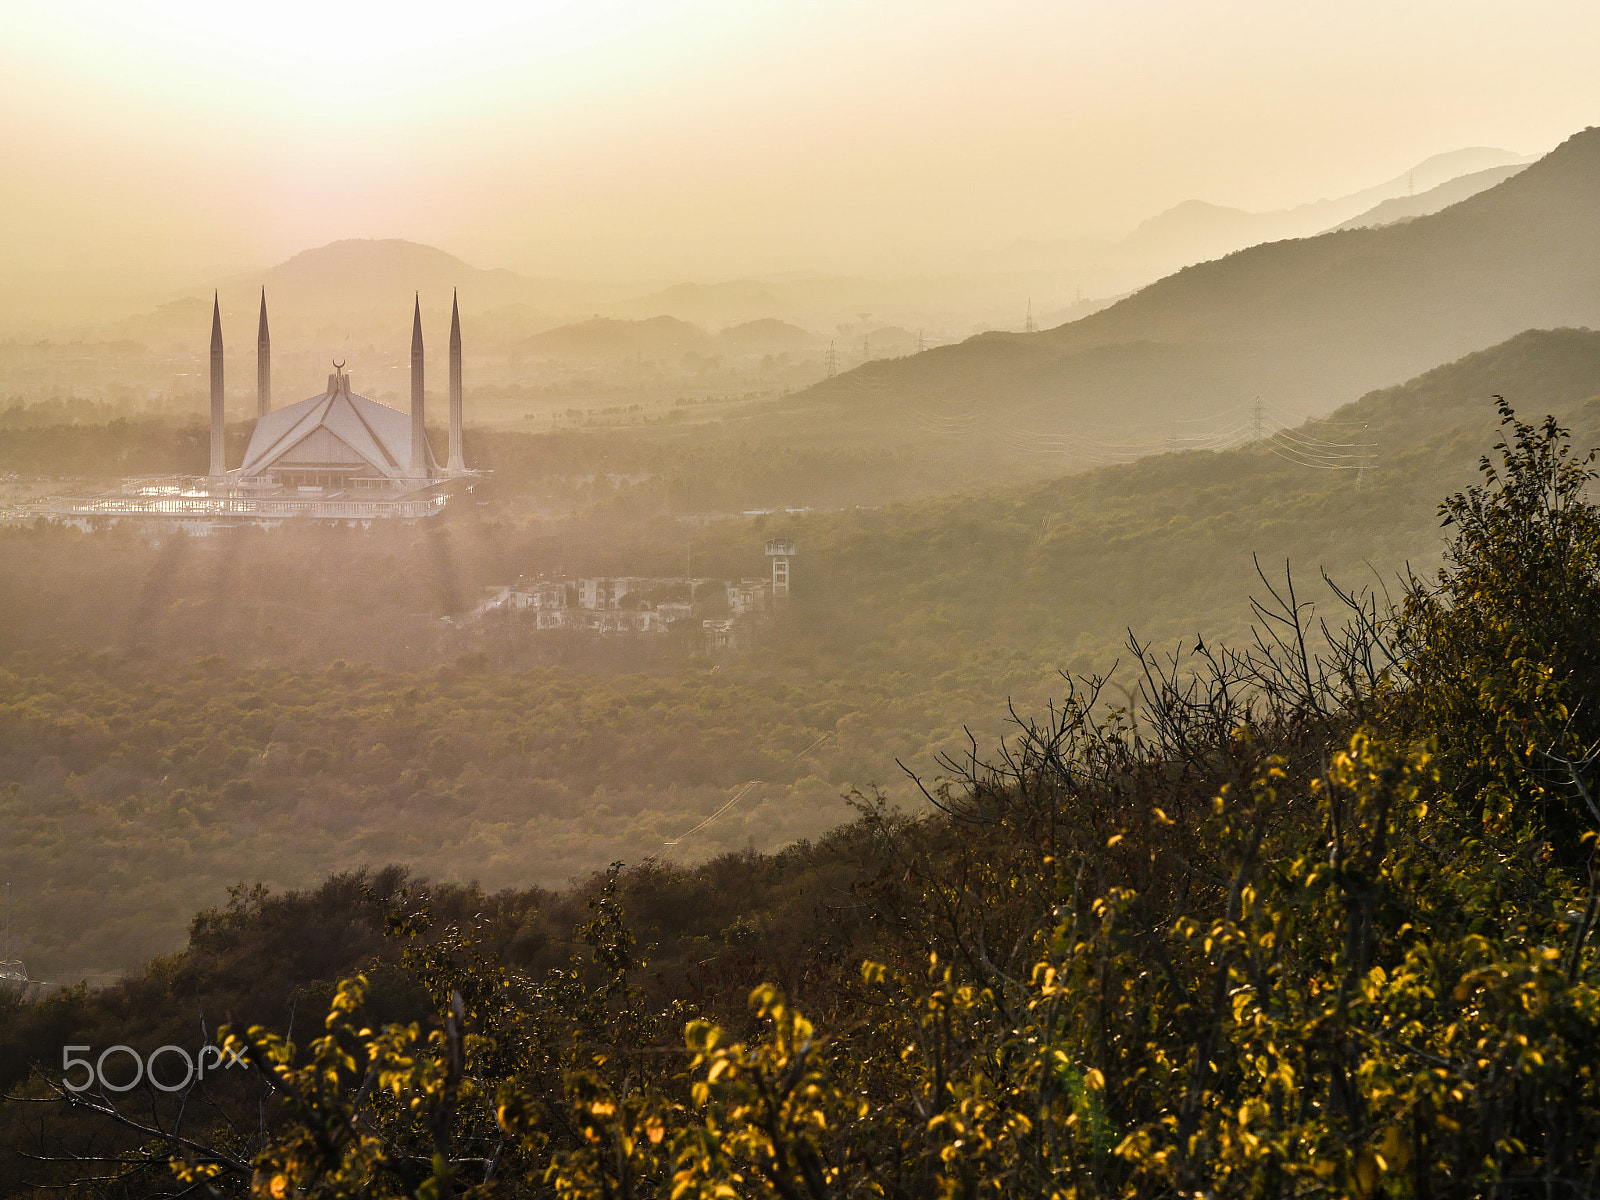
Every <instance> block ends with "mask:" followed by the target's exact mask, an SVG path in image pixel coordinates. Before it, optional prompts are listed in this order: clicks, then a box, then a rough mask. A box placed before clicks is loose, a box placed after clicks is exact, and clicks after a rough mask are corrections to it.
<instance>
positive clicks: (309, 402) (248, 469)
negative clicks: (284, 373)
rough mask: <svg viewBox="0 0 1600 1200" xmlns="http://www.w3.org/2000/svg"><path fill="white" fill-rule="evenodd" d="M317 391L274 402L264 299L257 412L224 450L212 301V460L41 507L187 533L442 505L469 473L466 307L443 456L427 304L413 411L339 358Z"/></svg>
mask: <svg viewBox="0 0 1600 1200" xmlns="http://www.w3.org/2000/svg"><path fill="white" fill-rule="evenodd" d="M333 366H334V369H333V373H332V374H330V375H329V376H328V386H327V389H326V390H325V391H323V392H322V393H321V394H320V395H317V396H312V397H310V398H309V399H306V400H301V401H300V402H299V403H297V404H291V405H289V406H288V407H287V408H280V409H276V410H275V409H273V407H272V343H271V337H270V335H269V333H268V329H267V299H266V293H265V291H263V293H262V297H261V322H260V328H259V332H258V334H257V337H256V424H255V429H254V430H253V431H252V432H251V435H250V444H249V446H248V447H247V448H246V450H245V454H244V461H243V462H242V463H240V464H239V465H238V466H237V467H233V468H231V469H230V468H229V467H228V465H227V462H226V455H225V446H226V443H225V440H224V436H223V433H224V420H225V404H224V389H223V344H222V311H221V305H220V302H219V301H218V300H217V299H216V298H213V300H212V308H211V463H210V471H209V472H208V473H207V474H206V475H205V476H203V477H197V478H193V479H181V480H170V479H169V480H150V479H134V480H129V481H128V482H127V483H126V484H124V485H123V488H122V490H121V491H120V492H117V493H113V494H110V495H105V496H95V497H87V498H82V499H52V500H50V501H47V502H45V504H43V505H41V506H39V508H38V509H37V510H36V511H37V512H38V514H39V515H42V516H46V517H48V518H50V519H52V520H57V521H64V522H68V523H71V524H76V525H80V526H82V527H84V528H92V527H95V526H97V525H102V524H106V523H110V522H115V521H119V520H126V519H137V520H145V521H148V520H154V521H158V522H163V523H168V524H175V525H176V526H177V527H178V528H181V529H183V530H184V531H185V532H189V533H207V532H211V531H212V530H214V529H218V528H223V527H226V526H229V525H239V524H256V525H278V524H281V523H283V522H284V521H288V520H293V519H296V518H306V519H311V520H318V521H339V522H347V523H352V524H360V525H367V524H370V523H371V522H372V521H374V520H384V519H396V518H398V519H402V520H417V519H421V518H425V517H429V516H433V515H436V514H438V513H440V512H442V511H443V510H444V506H445V503H446V502H447V500H448V496H449V491H450V488H449V486H448V485H449V482H450V481H451V480H453V479H459V478H463V477H467V476H472V475H474V474H476V472H474V471H471V470H469V469H468V468H467V467H466V465H465V463H464V462H463V461H462V457H461V313H460V308H459V306H458V305H457V303H456V301H455V299H454V297H452V299H451V311H450V449H449V458H448V460H447V462H446V465H445V466H443V467H441V466H439V464H438V462H437V461H436V460H435V458H434V455H433V450H432V447H430V446H429V444H428V438H427V430H426V424H425V413H424V404H423V345H422V304H421V298H420V297H418V298H417V299H416V300H415V302H414V305H413V308H412V324H411V408H410V411H409V413H408V412H403V411H401V410H399V409H396V408H391V407H389V406H388V405H386V404H381V403H379V402H378V401H376V400H373V399H370V398H369V397H367V396H363V395H360V394H359V393H357V392H355V391H353V390H352V389H351V385H350V376H349V375H348V374H346V373H345V370H344V367H345V364H344V363H341V362H336V363H334V365H333Z"/></svg>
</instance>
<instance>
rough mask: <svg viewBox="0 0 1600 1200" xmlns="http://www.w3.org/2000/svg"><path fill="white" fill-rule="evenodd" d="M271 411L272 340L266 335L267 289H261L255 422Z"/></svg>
mask: <svg viewBox="0 0 1600 1200" xmlns="http://www.w3.org/2000/svg"><path fill="white" fill-rule="evenodd" d="M271 411H272V338H271V337H270V336H269V335H268V333H267V289H266V288H262V289H261V328H260V329H259V330H258V331H257V333H256V420H258V421H259V420H260V419H261V418H262V417H264V416H266V415H267V414H268V413H269V412H271Z"/></svg>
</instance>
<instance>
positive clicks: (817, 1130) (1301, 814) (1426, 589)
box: [0, 379, 1600, 1200]
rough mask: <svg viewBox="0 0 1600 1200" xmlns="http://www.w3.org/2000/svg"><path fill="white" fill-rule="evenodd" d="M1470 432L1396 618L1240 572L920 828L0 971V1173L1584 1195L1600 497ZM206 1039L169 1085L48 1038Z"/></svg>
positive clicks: (275, 902) (388, 877) (1553, 444)
mask: <svg viewBox="0 0 1600 1200" xmlns="http://www.w3.org/2000/svg"><path fill="white" fill-rule="evenodd" d="M1434 382H1435V383H1437V382H1439V381H1438V380H1437V379H1436V380H1435V381H1434ZM1376 402H1377V401H1375V403H1376ZM1501 418H1502V429H1503V432H1504V440H1503V441H1502V442H1501V444H1500V445H1498V446H1497V447H1496V448H1495V451H1494V453H1493V455H1492V456H1491V457H1490V458H1489V459H1486V460H1485V462H1484V463H1483V468H1482V472H1481V475H1480V482H1479V483H1478V484H1477V485H1476V486H1473V487H1471V488H1469V489H1468V490H1466V491H1462V492H1458V493H1456V494H1454V495H1452V496H1449V497H1448V498H1447V499H1446V501H1445V504H1444V505H1443V515H1444V517H1445V519H1446V523H1447V525H1448V527H1449V528H1450V529H1451V530H1452V533H1451V535H1450V536H1451V541H1450V544H1449V546H1448V547H1447V549H1446V552H1445V554H1444V560H1443V562H1444V565H1443V567H1442V569H1441V570H1440V571H1439V572H1438V573H1437V575H1436V576H1433V577H1432V578H1429V579H1427V580H1423V579H1413V580H1411V581H1410V582H1409V583H1407V584H1406V585H1405V586H1404V588H1403V590H1402V591H1401V592H1400V593H1399V594H1397V595H1396V596H1395V598H1394V599H1395V601H1396V603H1395V604H1394V605H1393V606H1389V605H1382V604H1376V603H1373V604H1367V603H1362V602H1357V603H1356V604H1355V605H1354V606H1350V607H1347V608H1346V612H1347V614H1349V615H1350V616H1351V618H1352V620H1351V621H1350V622H1349V623H1347V625H1346V626H1345V630H1346V631H1345V632H1344V633H1343V634H1342V635H1339V636H1337V637H1336V638H1335V639H1334V641H1333V643H1332V644H1331V645H1327V646H1325V647H1324V648H1323V650H1322V651H1321V652H1319V653H1318V654H1317V655H1316V656H1315V657H1307V655H1306V653H1305V647H1306V646H1307V644H1308V643H1307V638H1308V637H1309V635H1310V633H1311V630H1310V629H1309V628H1308V627H1307V618H1306V615H1305V614H1303V613H1297V612H1296V611H1295V609H1294V607H1293V606H1292V605H1289V606H1283V605H1276V604H1273V603H1270V602H1269V603H1268V604H1267V605H1266V606H1265V607H1264V608H1263V609H1262V610H1261V612H1260V614H1259V615H1260V618H1261V620H1260V622H1259V624H1258V630H1259V633H1260V635H1261V636H1260V638H1259V640H1257V641H1256V642H1255V643H1254V644H1253V646H1252V647H1251V648H1249V649H1240V648H1235V649H1231V650H1230V649H1228V648H1225V647H1220V646H1216V645H1213V646H1210V647H1209V648H1202V647H1197V648H1196V649H1195V651H1193V652H1192V653H1191V654H1189V655H1187V656H1186V657H1185V658H1184V659H1183V660H1182V661H1181V662H1179V663H1177V664H1172V665H1166V666H1164V665H1163V664H1162V663H1161V662H1159V661H1157V660H1146V661H1145V662H1144V664H1143V666H1144V667H1145V674H1144V677H1143V684H1142V686H1141V688H1140V700H1141V704H1140V708H1139V712H1138V714H1137V716H1135V715H1133V714H1130V713H1128V712H1126V711H1120V712H1116V711H1114V712H1111V713H1109V714H1107V713H1105V712H1104V710H1103V709H1102V708H1101V707H1100V705H1099V704H1098V703H1097V697H1096V695H1095V689H1094V686H1093V685H1092V684H1090V685H1087V690H1085V691H1078V692H1076V693H1074V694H1073V695H1072V696H1070V697H1069V698H1068V699H1067V701H1066V702H1065V703H1064V704H1063V705H1062V706H1061V707H1060V708H1058V709H1057V710H1056V711H1055V712H1053V713H1052V714H1050V715H1049V717H1048V718H1046V719H1043V720H1041V721H1037V722H1029V723H1028V724H1026V725H1025V726H1024V727H1023V728H1022V729H1021V731H1020V733H1019V735H1018V736H1017V737H1016V738H1015V739H1014V740H1013V741H1012V742H1011V743H1010V745H1009V747H1008V750H1007V752H1006V753H1004V754H1003V755H999V756H995V757H992V758H990V759H988V760H987V761H981V760H968V762H967V764H966V765H965V767H962V766H960V765H959V764H952V766H953V776H952V778H950V779H949V780H948V781H947V784H946V785H945V786H939V787H936V788H934V789H933V791H932V793H931V796H930V798H931V800H932V801H933V806H932V807H931V808H930V810H929V811H927V812H926V813H925V814H923V815H920V816H905V815H897V814H894V813H893V812H891V811H888V810H887V809H885V807H884V806H882V805H881V804H877V803H871V802H868V803H864V804H863V805H862V808H861V811H860V816H859V818H858V820H856V821H855V822H854V823H853V824H851V825H849V826H846V827H843V828H840V829H838V830H836V831H834V832H833V833H831V834H830V835H828V836H827V837H825V838H822V839H819V840H817V841H815V842H804V843H799V844H796V845H794V846H792V847H790V848H788V849H786V850H785V851H783V852H781V853H779V854H777V855H773V856H770V857H769V856H762V855H754V854H750V855H743V856H738V855H733V856H726V857H723V858H720V859H718V860H715V861H713V862H710V863H707V864H705V865H704V866H702V867H699V868H697V869H694V870H688V871H685V870H681V869H674V868H670V867H667V866H665V865H663V864H660V863H651V862H646V863H643V864H640V865H638V866H635V867H633V868H631V869H629V870H626V871H623V870H620V869H618V868H617V867H615V866H614V867H613V868H612V869H611V870H610V871H608V872H605V873H604V874H600V875H597V876H596V877H594V878H592V879H590V880H588V881H586V882H585V883H583V884H582V885H581V886H579V887H576V888H574V889H572V890H570V891H568V892H566V893H564V894H559V895H557V894H551V893H548V892H544V891H539V890H532V891H521V892H511V891H507V892H502V893H500V894H497V895H493V896H488V895H485V894H483V893H482V892H481V891H479V890H477V889H474V888H460V887H450V886H433V885H428V884H426V883H424V882H422V881H411V882H410V885H409V886H407V883H408V881H407V880H406V877H405V875H404V873H403V872H400V871H395V870H389V871H383V872H379V873H376V874H355V875H350V874H345V875H342V876H339V877H336V878H333V879H330V880H329V881H328V882H327V883H326V884H324V885H323V886H321V887H320V888H318V889H316V890H315V891H308V892H302V893H294V894H287V895H271V894H267V893H264V892H262V891H259V890H258V891H253V892H252V891H246V890H244V889H240V890H238V891H236V892H235V893H234V894H233V896H232V897H231V898H230V901H229V903H228V904H227V905H226V906H223V907H218V908H215V909H211V910H208V911H205V912H202V913H200V914H199V915H198V916H197V917H196V918H195V920H194V922H193V924H192V926H191V929H190V936H189V943H188V946H187V948H186V949H185V950H184V951H183V952H182V953H180V954H176V955H173V956H170V957H168V958H164V959H161V960H158V961H157V962H155V963H153V964H152V965H151V967H150V969H149V970H148V971H147V972H146V973H144V974H143V975H142V976H141V977H139V978H137V979H134V980H130V981H128V982H127V983H125V984H122V985H119V986H117V987H115V988H112V989H109V990H107V991H104V992H100V993H94V994H90V993H87V992H85V991H83V990H69V991H66V992H63V993H60V994H58V995H56V996H53V997H51V998H49V999H47V1000H43V1001H38V1002H29V1001H24V1000H21V999H19V998H16V997H15V996H14V995H9V994H0V1004H3V1005H5V1011H6V1016H7V1018H8V1019H7V1021H6V1022H5V1024H4V1025H3V1026H0V1029H3V1030H4V1032H3V1033H0V1075H3V1077H4V1080H5V1082H6V1083H7V1084H8V1085H9V1087H10V1088H11V1089H12V1091H11V1095H12V1096H13V1097H15V1098H14V1099H10V1100H7V1101H6V1102H5V1103H4V1106H3V1107H0V1131H3V1141H0V1144H3V1146H4V1147H5V1151H4V1152H5V1153H6V1155H7V1157H6V1158H5V1159H4V1160H0V1162H3V1164H4V1167H5V1170H6V1171H7V1172H8V1175H7V1178H8V1179H9V1180H15V1181H16V1182H15V1183H13V1184H12V1185H11V1192H12V1194H16V1195H31V1194H32V1192H31V1191H30V1190H29V1189H31V1188H33V1187H35V1186H44V1187H61V1186H76V1187H78V1188H79V1189H86V1190H87V1191H88V1192H89V1193H90V1194H101V1195H108V1196H109V1195H118V1196H120V1195H132V1194H180V1193H181V1192H182V1190H183V1189H185V1188H200V1187H203V1188H206V1189H208V1190H210V1191H211V1192H212V1193H213V1194H216V1195H219V1196H232V1195H244V1194H247V1193H254V1194H257V1195H262V1194H264V1195H268V1196H288V1195H292V1194H301V1195H311V1196H321V1197H328V1198H330V1200H335V1198H339V1200H342V1198H345V1197H349V1198H352V1200H353V1198H354V1197H358V1196H359V1197H373V1196H378V1197H386V1196H394V1197H399V1196H407V1197H421V1196H427V1197H442V1196H447V1195H449V1196H473V1197H485V1198H486V1197H489V1196H556V1197H563V1198H567V1200H579V1198H583V1200H588V1198H591V1197H592V1198H596V1200H598V1198H601V1197H604V1198H607V1200H609V1198H611V1197H623V1196H637V1197H647V1196H661V1195H669V1194H670V1195H676V1196H680V1197H682V1196H703V1197H714V1196H730V1195H751V1196H756V1197H763V1198H765V1197H771V1198H773V1200H799V1198H802V1197H803V1198H805V1200H828V1198H831V1197H835V1196H840V1195H847V1194H870V1195H878V1196H884V1197H894V1198H896V1200H899V1198H902V1197H904V1198H906V1200H911V1198H919V1200H920V1198H922V1197H927V1198H929V1200H932V1198H933V1197H948V1196H953V1195H954V1196H967V1195H1006V1196H1010V1195H1059V1196H1102V1195H1120V1196H1127V1197H1152V1198H1154V1197H1163V1196H1171V1195H1173V1194H1175V1193H1185V1194H1195V1193H1197V1192H1198V1193H1200V1194H1204V1195H1208V1196H1214V1197H1226V1198H1232V1197H1241V1198H1243V1197H1262V1196H1277V1195H1283V1194H1295V1195H1307V1196H1319V1197H1322V1196H1326V1197H1370V1196H1378V1195H1387V1196H1396V1197H1405V1198H1407V1200H1414V1198H1421V1197H1440V1198H1449V1200H1455V1198H1457V1197H1460V1198H1463V1200H1465V1198H1467V1197H1477V1196H1482V1195H1485V1194H1497V1193H1502V1192H1507V1191H1511V1190H1517V1191H1521V1190H1524V1189H1525V1190H1532V1191H1543V1192H1545V1193H1547V1194H1551V1193H1557V1192H1559V1193H1561V1194H1572V1195H1587V1194H1590V1193H1592V1192H1593V1191H1594V1190H1595V1188H1596V1186H1597V1185H1600V1155H1597V1154H1596V1146H1597V1145H1600V1077H1597V1074H1596V1066H1595V1064H1596V1055H1597V1053H1600V991H1597V987H1600V957H1597V953H1596V951H1595V949H1594V945H1593V942H1594V937H1593V935H1594V931H1595V926H1596V924H1600V873H1597V872H1596V871H1595V870H1594V867H1593V862H1594V842H1595V837H1596V827H1597V825H1600V812H1597V810H1596V809H1595V805H1594V800H1593V781H1592V778H1591V776H1592V771H1593V762H1594V759H1593V745H1594V744H1595V742H1596V739H1597V738H1600V718H1597V717H1596V715H1595V714H1596V712H1600V705H1597V701H1600V659H1597V655H1596V651H1595V646H1594V640H1593V638H1592V637H1591V636H1590V631H1591V630H1592V628H1593V626H1594V624H1595V622H1596V621H1600V509H1596V508H1595V507H1594V506H1593V505H1592V504H1590V503H1589V502H1588V501H1587V500H1586V499H1585V493H1586V490H1587V488H1588V486H1589V484H1590V482H1591V481H1592V480H1593V478H1594V474H1595V473H1594V470H1593V468H1592V465H1591V464H1592V462H1593V456H1592V455H1583V454H1581V453H1580V454H1574V453H1573V452H1572V448H1571V446H1570V444H1569V442H1568V440H1567V436H1566V431H1564V430H1563V429H1562V428H1561V427H1560V426H1559V424H1558V423H1557V422H1556V421H1555V420H1554V419H1549V420H1546V421H1544V422H1542V423H1540V424H1538V425H1534V424H1529V423H1523V422H1520V421H1517V420H1516V419H1515V417H1514V415H1513V414H1512V412H1511V411H1510V409H1509V408H1508V407H1506V406H1504V405H1503V406H1502V410H1501ZM569 930H570V932H568V931H569ZM302 1006H306V1007H309V1008H311V1009H312V1011H313V1012H315V1013H316V1014H318V1015H320V1014H321V1013H322V1012H326V1013H327V1017H326V1020H325V1022H323V1023H322V1024H321V1025H320V1027H319V1028H318V1029H317V1031H316V1034H315V1036H313V1037H312V1038H311V1039H309V1040H308V1039H307V1038H306V1035H305V1034H304V1033H301V1034H299V1035H298V1036H297V1035H295V1034H294V1032H293V1029H294V1027H295V1025H296V1022H297V1021H301V1022H303V1021H305V1020H306V1019H307V1017H306V1015H304V1014H302V1012H301V1008H302ZM219 1009H220V1010H224V1011H227V1012H228V1013H229V1014H230V1015H229V1016H228V1018H227V1024H226V1025H225V1026H224V1027H223V1028H221V1029H215V1027H214V1025H213V1024H212V1022H214V1021H215V1020H216V1019H217V1017H216V1014H217V1013H218V1011H219ZM196 1017H198V1019H199V1021H198V1023H199V1032H200V1041H199V1042H198V1043H196V1042H195V1041H194V1033H193V1031H192V1025H191V1023H192V1022H194V1021H195V1019H196ZM185 1026H190V1029H189V1030H186V1029H185ZM300 1028H301V1029H304V1025H303V1024H302V1025H300ZM213 1030H215V1031H214V1032H213ZM213 1038H215V1039H216V1040H218V1041H220V1042H221V1043H222V1045H223V1046H224V1047H225V1051H224V1053H225V1054H226V1055H230V1056H233V1057H234V1058H236V1059H237V1060H238V1062H237V1064H235V1065H236V1066H237V1070H236V1071H235V1072H234V1073H232V1074H229V1073H228V1072H227V1070H214V1071H213V1072H212V1074H211V1075H210V1076H208V1077H206V1078H204V1079H196V1078H194V1077H193V1073H192V1072H191V1076H190V1077H189V1078H186V1079H184V1080H182V1081H181V1082H179V1083H177V1084H176V1085H172V1084H170V1083H169V1082H164V1081H162V1082H160V1086H161V1088H163V1089H170V1090H168V1091H166V1092H164V1093H163V1092H161V1091H158V1090H157V1089H156V1088H155V1087H152V1086H151V1085H150V1083H145V1084H143V1086H140V1085H139V1083H138V1082H137V1081H136V1082H135V1083H134V1084H132V1085H129V1087H127V1088H124V1086H123V1080H124V1079H125V1078H126V1077H127V1073H128V1072H127V1071H126V1070H125V1071H123V1073H122V1074H120V1075H115V1076H109V1077H108V1076H107V1075H106V1071H105V1067H104V1065H103V1064H104V1061H105V1060H104V1058H101V1059H100V1060H98V1061H99V1063H100V1064H101V1065H100V1066H99V1067H98V1068H97V1071H98V1073H99V1076H100V1077H101V1079H102V1082H100V1083H99V1084H98V1085H94V1084H93V1080H94V1078H95V1077H96V1072H91V1075H90V1080H91V1086H90V1087H88V1088H86V1089H85V1090H84V1091H81V1092H76V1091H71V1090H69V1089H68V1086H67V1084H68V1083H70V1082H72V1081H71V1080H70V1079H64V1078H63V1075H62V1070H63V1064H60V1063H57V1062H55V1061H54V1059H53V1057H52V1058H48V1059H46V1058H44V1057H41V1056H40V1054H39V1050H38V1047H40V1046H45V1047H54V1046H56V1045H67V1046H69V1047H70V1048H71V1049H73V1050H77V1051H83V1050H85V1049H88V1050H89V1051H90V1052H91V1053H94V1052H98V1050H99V1048H100V1047H102V1046H105V1045H108V1044H111V1045H120V1046H126V1047H128V1049H127V1050H126V1052H125V1053H126V1054H127V1055H130V1056H151V1055H153V1054H154V1053H155V1047H156V1046H157V1045H158V1044H161V1045H164V1046H165V1047H167V1049H166V1051H165V1052H166V1053H167V1054H168V1055H178V1054H182V1053H185V1052H184V1051H182V1050H180V1049H174V1048H176V1047H181V1046H184V1045H188V1044H207V1043H212V1040H213ZM216 1057H217V1064H218V1065H219V1066H220V1064H221V1062H222V1061H223V1054H218V1055H217V1056H216ZM143 1061H144V1060H143V1059H142V1058H141V1063H142V1062H143ZM151 1061H152V1063H153V1062H154V1058H153V1057H152V1058H151ZM78 1069H79V1070H80V1071H81V1070H82V1069H83V1068H82V1066H81V1065H80V1066H79V1068H78ZM153 1070H154V1067H153V1066H152V1071H153ZM168 1074H169V1075H171V1074H174V1070H173V1069H171V1064H169V1070H168ZM72 1086H74V1087H76V1086H77V1085H76V1083H73V1084H72ZM119 1089H120V1090H121V1091H135V1089H137V1091H135V1094H134V1095H122V1094H119ZM108 1164H109V1165H108Z"/></svg>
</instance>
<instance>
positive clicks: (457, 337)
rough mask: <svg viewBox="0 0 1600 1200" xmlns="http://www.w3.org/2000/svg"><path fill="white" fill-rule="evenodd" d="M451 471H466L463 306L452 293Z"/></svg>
mask: <svg viewBox="0 0 1600 1200" xmlns="http://www.w3.org/2000/svg"><path fill="white" fill-rule="evenodd" d="M449 469H450V471H451V473H452V474H454V473H455V472H458V471H465V470H466V469H467V464H466V463H464V462H462V461H461V308H460V306H459V305H458V304H457V303H456V296H455V292H454V291H452V292H451V293H450V468H449Z"/></svg>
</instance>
